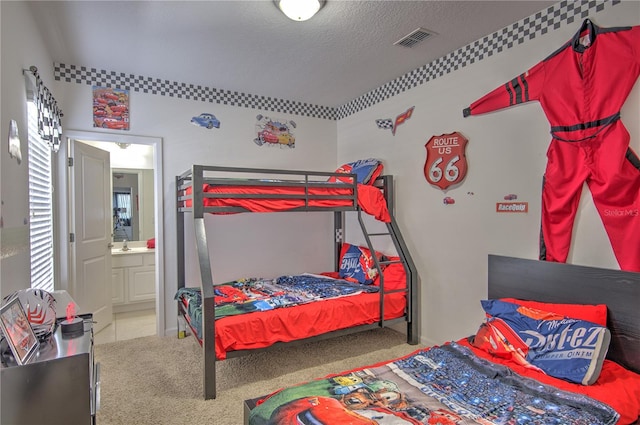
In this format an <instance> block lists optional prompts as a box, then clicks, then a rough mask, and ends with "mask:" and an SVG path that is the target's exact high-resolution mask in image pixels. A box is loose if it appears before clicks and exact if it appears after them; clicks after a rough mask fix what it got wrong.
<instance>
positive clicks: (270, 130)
mask: <svg viewBox="0 0 640 425" xmlns="http://www.w3.org/2000/svg"><path fill="white" fill-rule="evenodd" d="M254 142H255V143H256V144H257V145H258V146H262V145H263V144H265V143H273V144H281V145H287V146H289V147H292V146H293V145H294V144H295V143H296V138H295V137H294V136H293V135H292V134H291V133H289V129H288V128H287V127H284V126H282V127H279V126H277V125H275V124H273V123H271V122H269V123H267V124H266V125H265V127H264V130H262V131H261V132H259V133H258V137H257V138H256V139H255V140H254Z"/></svg>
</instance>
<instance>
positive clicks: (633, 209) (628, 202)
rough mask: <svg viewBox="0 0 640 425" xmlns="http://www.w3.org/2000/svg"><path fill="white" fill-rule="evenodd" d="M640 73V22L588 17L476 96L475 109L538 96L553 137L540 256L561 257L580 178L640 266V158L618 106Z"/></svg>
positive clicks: (631, 264)
mask: <svg viewBox="0 0 640 425" xmlns="http://www.w3.org/2000/svg"><path fill="white" fill-rule="evenodd" d="M638 75H640V26H633V27H619V28H600V27H598V26H596V25H594V24H593V23H592V22H591V21H590V20H588V19H587V20H585V21H584V23H583V24H582V26H581V28H580V30H579V31H578V32H577V33H576V35H575V36H574V37H573V38H572V39H571V40H570V41H569V42H567V43H566V44H565V45H564V46H562V47H561V48H560V49H558V50H557V51H556V52H554V53H553V54H551V55H550V56H549V57H548V58H546V59H544V60H543V61H542V62H540V63H538V64H537V65H535V66H533V67H532V68H531V69H529V70H528V71H527V72H525V73H524V74H521V75H519V76H517V77H516V78H514V79H513V80H511V81H509V82H508V83H506V84H505V85H503V86H500V87H498V88H497V89H495V90H493V91H492V92H490V93H488V94H486V95H485V96H484V97H482V98H480V99H478V100H477V101H475V102H473V103H472V104H471V106H470V107H468V108H466V109H465V110H464V111H463V115H464V116H465V117H466V116H469V115H476V114H482V113H485V112H490V111H495V110H497V109H501V108H505V107H508V106H511V105H517V104H520V103H524V102H528V101H532V100H538V101H539V102H540V105H541V106H542V108H543V110H544V113H545V115H546V117H547V119H548V120H549V123H550V124H551V135H552V140H551V144H550V146H549V149H548V151H547V167H546V171H545V175H544V185H543V189H542V232H541V241H540V259H541V260H547V261H557V262H566V260H567V256H568V254H569V248H570V245H571V233H572V230H573V223H574V220H575V216H576V212H577V208H578V203H579V201H580V194H581V191H582V185H583V183H584V182H586V183H587V185H588V187H589V190H590V191H591V194H592V196H593V201H594V204H595V206H596V208H597V210H598V213H599V215H600V217H601V219H602V222H603V224H604V227H605V230H606V232H607V235H608V237H609V240H610V241H611V246H612V248H613V252H614V254H615V256H616V259H617V260H618V263H619V264H620V268H621V269H623V270H629V271H637V272H640V160H639V159H638V156H637V155H636V154H635V153H634V152H633V151H632V150H631V148H630V147H629V133H628V132H627V130H626V129H625V127H624V125H623V124H622V121H620V108H621V107H622V105H623V104H624V102H625V100H626V99H627V96H628V95H629V92H630V91H631V89H632V88H633V85H634V83H635V82H636V80H637V78H638Z"/></svg>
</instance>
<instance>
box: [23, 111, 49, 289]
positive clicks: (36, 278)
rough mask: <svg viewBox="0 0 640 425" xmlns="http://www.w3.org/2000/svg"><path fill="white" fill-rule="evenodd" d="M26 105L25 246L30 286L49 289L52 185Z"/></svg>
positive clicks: (43, 146)
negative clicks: (27, 182) (28, 213)
mask: <svg viewBox="0 0 640 425" xmlns="http://www.w3.org/2000/svg"><path fill="white" fill-rule="evenodd" d="M27 104H28V122H29V131H28V134H29V144H28V146H29V211H30V219H29V245H30V250H31V287H32V288H39V289H44V290H45V291H49V292H51V291H53V290H54V285H53V273H54V268H53V196H52V195H53V184H52V177H51V175H52V171H51V146H50V145H49V144H48V143H47V142H46V141H45V140H43V139H42V137H40V134H39V133H38V110H37V108H36V104H35V102H33V101H29V102H27Z"/></svg>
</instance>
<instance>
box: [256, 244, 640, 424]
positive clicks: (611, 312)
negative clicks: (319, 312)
mask: <svg viewBox="0 0 640 425" xmlns="http://www.w3.org/2000/svg"><path fill="white" fill-rule="evenodd" d="M523 300H524V301H523ZM639 300H640V273H634V272H627V271H620V270H609V269H601V268H595V267H585V266H578V265H571V264H562V263H552V262H546V261H537V260H527V259H520V258H513V257H507V256H500V255H489V258H488V300H486V301H488V302H490V303H492V304H495V303H496V302H498V303H500V302H504V303H515V304H517V305H519V306H522V307H524V308H531V309H536V310H537V311H536V310H530V311H529V313H528V314H531V315H533V316H535V317H538V318H540V317H541V312H540V310H542V309H548V310H546V311H548V312H553V315H552V316H555V317H552V318H551V319H549V323H550V324H552V325H553V326H555V325H558V326H563V325H562V324H563V322H564V323H565V324H566V325H567V326H570V327H571V330H569V331H567V333H565V334H564V336H561V335H562V332H560V329H559V328H554V329H555V330H557V332H555V333H554V334H553V335H555V336H559V338H558V339H550V338H547V339H546V343H545V346H544V350H545V351H544V356H545V357H546V358H545V360H546V361H549V360H551V359H553V360H551V361H556V364H555V365H554V366H553V368H545V369H544V370H545V372H542V371H541V370H539V369H537V368H531V367H528V366H526V365H525V364H523V363H522V362H520V361H517V362H516V361H514V360H515V358H516V357H515V356H513V357H510V356H505V355H504V353H502V354H501V355H496V353H493V352H490V351H491V350H486V349H484V348H479V347H483V344H482V343H480V342H477V341H476V340H477V339H479V338H481V334H482V333H481V332H480V329H482V327H483V326H484V325H485V323H487V322H489V320H490V319H486V320H485V322H482V323H481V325H480V329H479V330H478V332H477V333H476V334H475V335H471V336H469V337H468V338H463V339H460V340H457V341H452V342H449V343H447V344H443V345H441V346H434V347H427V348H421V349H419V350H416V351H415V352H414V353H411V354H409V355H407V356H404V357H402V358H399V359H394V360H390V361H387V362H380V363H377V364H375V365H371V366H366V367H362V368H356V369H353V370H350V371H345V372H341V373H337V374H334V375H330V376H327V377H325V378H319V379H316V380H312V381H309V382H307V383H301V384H299V385H294V386H291V387H287V388H283V389H280V390H278V391H275V392H274V393H272V394H269V395H265V396H261V397H257V398H253V399H249V400H245V402H244V413H245V416H244V417H245V424H250V425H267V424H275V423H278V424H290V423H291V424H293V423H314V424H322V423H332V424H341V423H349V424H361V423H362V424H375V423H380V424H382V423H403V424H404V423H407V424H418V423H420V424H422V423H428V424H451V425H453V424H455V425H469V424H476V423H477V424H537V423H545V424H548V423H562V424H569V423H570V424H587V423H588V424H611V425H612V424H616V425H626V424H634V425H637V424H640V310H638V308H637V305H638V301H639ZM483 304H484V302H483ZM519 308H520V307H519ZM485 311H486V309H485ZM557 315H560V318H562V317H565V319H562V320H559V319H558V317H557ZM567 317H569V318H570V319H567ZM578 319H582V320H586V321H587V322H588V324H587V326H586V327H583V328H580V326H579V322H578ZM479 323H480V321H479ZM494 323H495V322H494ZM605 325H606V329H608V331H609V332H610V342H609V344H608V350H607V347H606V346H604V345H603V346H601V347H600V348H598V346H597V344H595V343H592V342H586V340H587V339H588V336H589V335H591V332H592V330H593V331H594V332H593V334H596V331H597V332H599V333H602V332H600V331H601V330H602V327H604V326H605ZM599 326H600V328H599ZM541 329H542V328H541V327H538V326H536V327H535V328H529V329H528V330H527V331H526V332H527V334H528V335H534V334H536V333H538V332H542V330H541ZM567 329H568V328H567ZM581 329H584V330H585V331H586V332H587V333H584V334H583V333H582V331H581ZM550 335H551V334H550ZM567 335H569V336H567ZM504 336H505V337H506V338H508V339H509V340H513V338H512V335H510V334H507V333H505V334H504ZM547 336H549V335H547ZM583 341H584V345H582V342H583ZM499 345H500V344H498V346H499ZM587 346H590V347H595V348H594V350H596V352H599V354H600V355H602V354H603V353H606V359H604V360H603V359H602V358H598V359H597V363H599V364H600V367H601V369H600V370H598V371H596V372H593V370H591V369H587V371H586V373H588V374H592V376H591V379H592V380H593V381H592V382H579V383H578V382H576V381H575V380H573V381H570V380H569V379H567V377H566V376H565V377H562V378H560V377H559V376H560V375H561V374H563V373H565V372H566V371H571V372H572V373H574V372H576V371H580V372H581V373H584V369H583V368H582V367H580V368H577V367H576V365H575V364H574V363H570V362H572V361H573V359H575V358H578V359H579V360H582V359H584V358H586V356H584V354H583V353H584V351H583V350H585V348H584V347H587ZM556 348H557V350H556ZM554 350H556V351H554ZM561 350H564V351H562V352H563V353H564V354H560V353H561ZM550 356H553V357H550ZM572 357H573V358H572ZM595 358H596V355H595V354H594V356H593V357H592V358H591V359H590V360H585V362H586V361H591V362H592V364H593V363H594V359H595ZM557 359H560V360H557ZM558 363H565V364H563V365H562V366H561V367H559V366H557V364H558ZM326 418H329V419H330V420H329V421H326V420H324V419H326ZM298 420H299V421H298Z"/></svg>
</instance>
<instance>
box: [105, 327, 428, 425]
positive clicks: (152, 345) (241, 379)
mask: <svg viewBox="0 0 640 425" xmlns="http://www.w3.org/2000/svg"><path fill="white" fill-rule="evenodd" d="M418 348H420V347H419V346H415V345H408V344H407V343H406V339H405V336H404V335H402V334H400V333H398V332H396V331H393V330H391V329H380V330H374V331H367V332H362V333H358V334H353V335H348V336H344V337H340V338H335V339H331V340H325V341H318V342H312V343H307V344H302V345H299V346H295V347H290V348H280V349H277V350H272V351H268V352H261V353H252V354H250V355H248V356H244V357H238V358H232V359H228V360H225V361H223V362H219V363H218V364H217V372H216V373H217V380H218V382H217V391H218V394H217V398H216V399H214V400H206V401H205V400H204V399H203V396H202V373H201V370H202V369H201V367H202V366H201V365H202V353H201V348H200V346H199V345H198V344H197V343H196V342H195V340H194V339H193V337H188V338H186V339H178V338H175V337H155V336H151V337H144V338H138V339H134V340H129V341H119V342H113V343H109V344H102V345H96V347H95V358H96V361H97V362H100V365H101V369H102V370H101V402H100V410H99V411H98V414H97V424H98V425H120V424H122V425H134V424H135V425H137V424H154V425H158V424H171V425H179V424H213V425H241V424H242V423H243V400H245V399H250V398H255V397H258V396H261V395H265V394H269V393H271V392H273V391H275V390H277V389H279V388H282V387H285V386H289V385H293V384H296V383H301V382H306V381H309V380H312V379H315V378H321V377H324V376H326V375H329V374H332V373H338V372H341V371H345V370H349V369H353V368H356V367H362V366H367V365H370V364H374V363H378V362H380V361H383V360H391V359H395V358H397V357H401V356H403V355H405V354H409V353H411V352H413V351H415V350H417V349H418Z"/></svg>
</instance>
